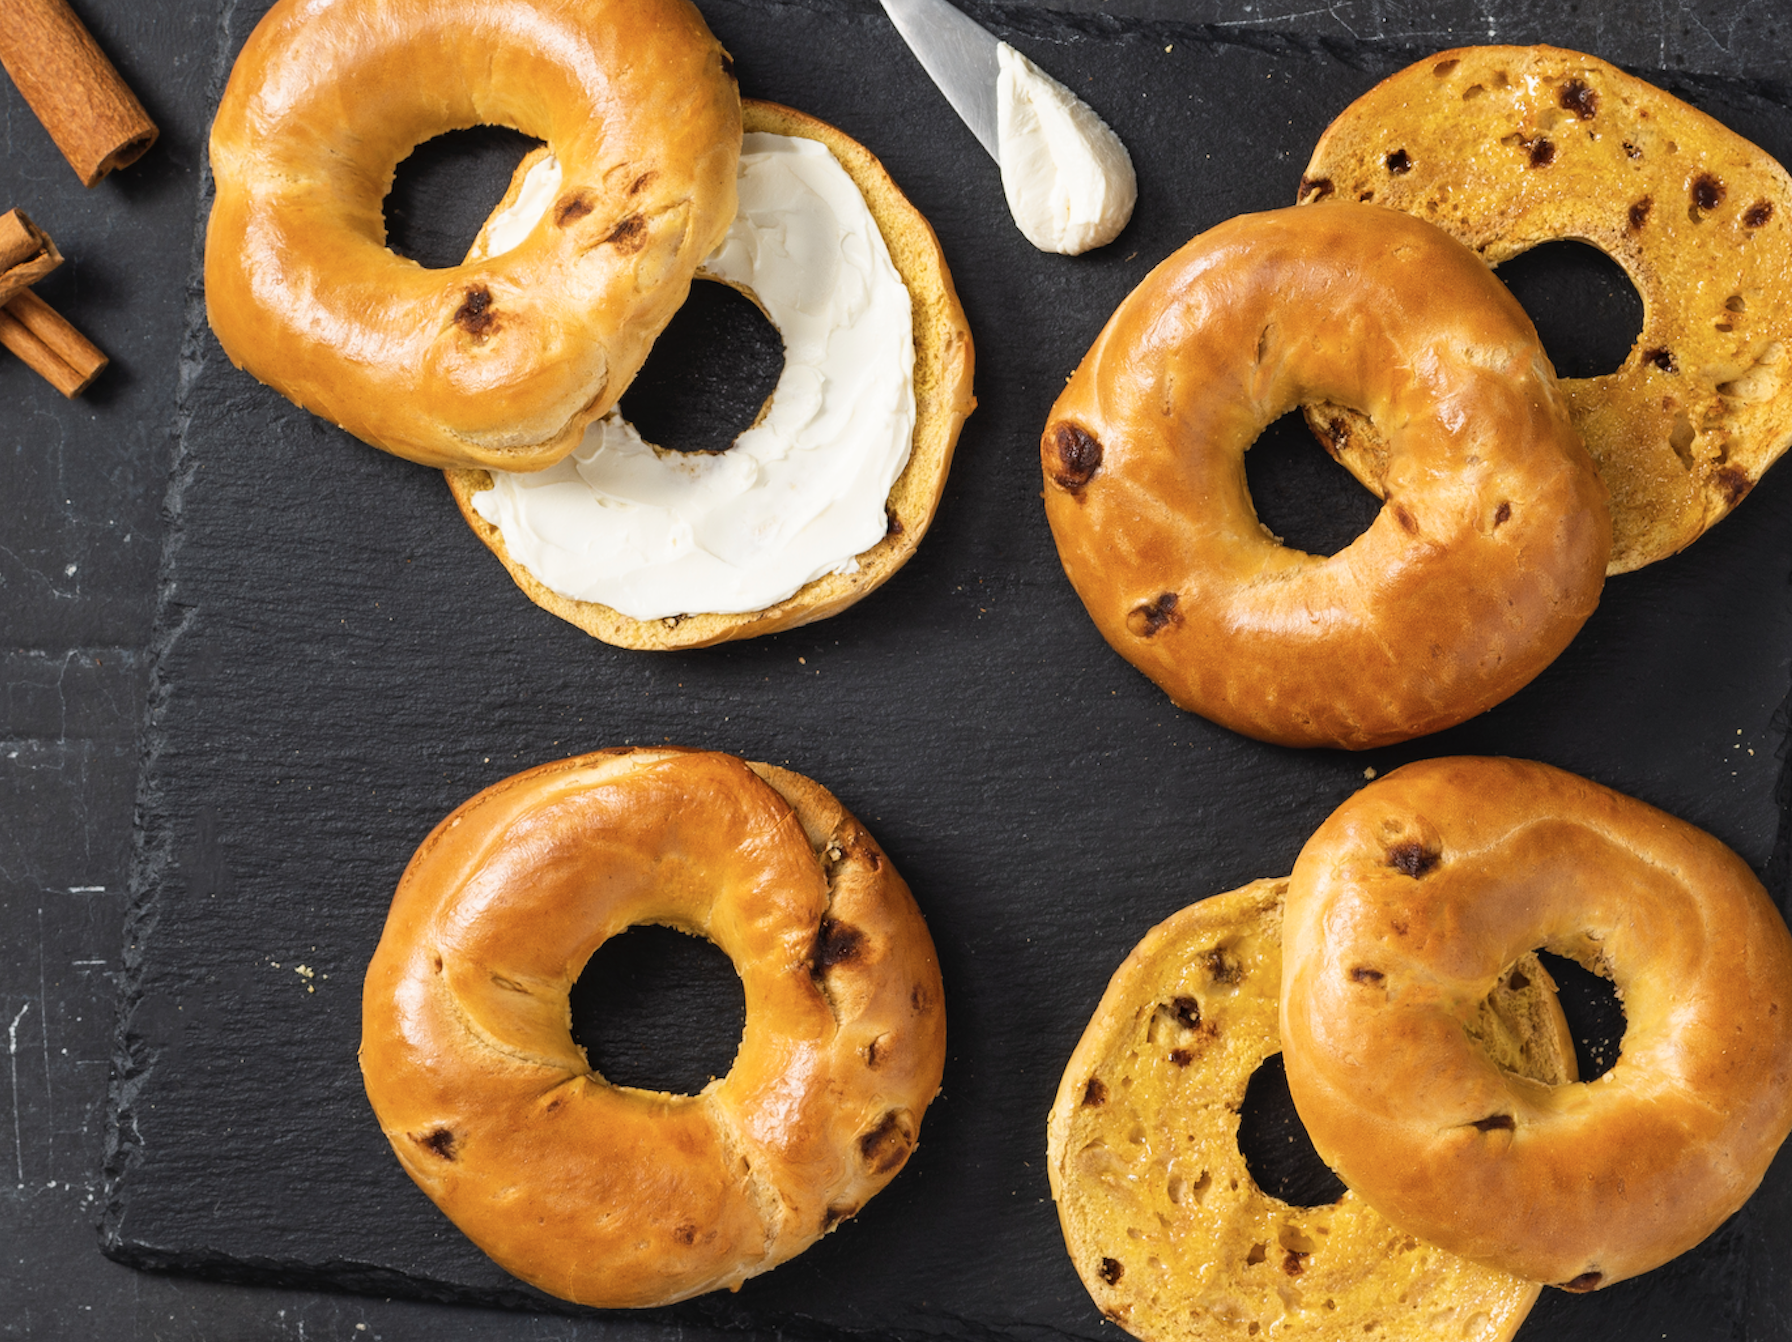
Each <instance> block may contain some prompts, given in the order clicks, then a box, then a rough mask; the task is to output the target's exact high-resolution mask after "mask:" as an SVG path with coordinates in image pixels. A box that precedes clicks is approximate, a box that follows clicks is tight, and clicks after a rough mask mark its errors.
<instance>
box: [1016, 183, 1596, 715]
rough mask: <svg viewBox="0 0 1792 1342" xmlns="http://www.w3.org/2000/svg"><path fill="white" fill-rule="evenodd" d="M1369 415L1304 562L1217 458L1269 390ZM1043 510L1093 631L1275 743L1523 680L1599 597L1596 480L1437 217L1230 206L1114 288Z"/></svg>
mask: <svg viewBox="0 0 1792 1342" xmlns="http://www.w3.org/2000/svg"><path fill="white" fill-rule="evenodd" d="M1314 402H1334V403H1339V404H1344V405H1350V406H1353V407H1355V408H1357V409H1359V410H1362V411H1363V412H1364V413H1366V414H1367V415H1368V417H1369V418H1370V420H1371V421H1373V422H1374V423H1376V424H1378V425H1383V426H1385V427H1386V430H1387V436H1388V443H1389V450H1388V452H1387V453H1386V455H1385V456H1384V457H1383V459H1382V460H1381V462H1380V468H1381V477H1380V479H1379V480H1378V485H1379V489H1378V492H1379V493H1380V494H1381V495H1382V497H1383V499H1384V506H1383V508H1382V510H1381V512H1380V514H1379V515H1378V516H1377V517H1376V519H1375V521H1374V522H1373V523H1372V524H1371V525H1370V527H1369V529H1368V530H1367V531H1365V532H1364V533H1363V534H1362V535H1361V536H1359V537H1358V538H1357V539H1356V540H1355V541H1354V542H1353V543H1352V544H1350V545H1349V546H1347V547H1346V548H1345V549H1343V550H1341V551H1340V552H1339V553H1337V554H1336V555H1333V556H1331V557H1329V558H1321V557H1318V556H1315V555H1310V554H1306V553H1303V552H1301V551H1298V550H1294V549H1290V548H1287V547H1285V546H1283V545H1282V544H1281V543H1280V541H1279V540H1278V539H1277V538H1276V537H1275V536H1273V535H1271V534H1270V533H1269V531H1268V530H1267V528H1265V527H1264V526H1263V525H1262V524H1261V523H1260V522H1259V521H1258V519H1257V514H1256V510H1255V508H1254V507H1253V505H1252V503H1251V498H1250V494H1249V491H1248V489H1247V487H1246V483H1245V471H1244V454H1245V451H1246V449H1247V448H1249V447H1250V445H1251V443H1252V442H1253V441H1254V440H1255V439H1256V437H1257V435H1258V434H1259V433H1260V432H1261V431H1262V430H1263V428H1264V427H1265V426H1267V425H1268V424H1270V423H1271V422H1272V421H1273V420H1275V419H1276V418H1278V417H1279V416H1280V415H1282V414H1283V413H1285V412H1286V411H1289V410H1292V409H1294V408H1295V407H1296V406H1299V405H1303V404H1310V403H1314ZM1040 456H1041V461H1042V464H1043V467H1044V473H1045V506H1046V516H1047V517H1048V518H1049V519H1050V522H1051V527H1052V534H1053V535H1054V537H1055V538H1056V539H1057V544H1058V554H1059V556H1060V558H1061V559H1062V560H1063V563H1064V570H1065V572H1066V573H1067V574H1068V575H1069V577H1070V581H1071V583H1072V584H1073V585H1074V586H1075V588H1076V590H1077V593H1078V595H1080V596H1081V597H1082V599H1083V604H1084V605H1085V606H1086V607H1087V608H1088V610H1089V613H1090V615H1091V616H1092V617H1093V618H1094V620H1095V624H1096V626H1097V627H1098V628H1099V629H1100V630H1101V633H1102V635H1103V637H1105V638H1106V639H1107V640H1108V642H1109V643H1110V644H1112V645H1113V647H1114V648H1115V649H1116V650H1117V651H1118V652H1119V653H1120V654H1121V655H1122V656H1123V657H1125V658H1126V659H1127V660H1128V661H1130V662H1132V663H1133V665H1135V666H1136V667H1138V668H1139V669H1140V670H1141V671H1143V672H1144V673H1145V674H1146V675H1147V676H1149V677H1150V678H1151V679H1152V680H1154V681H1156V682H1157V684H1158V685H1159V686H1161V687H1162V688H1163V689H1164V690H1165V691H1166V692H1167V693H1168V694H1169V696H1170V697H1171V699H1173V700H1174V701H1175V702H1176V703H1177V704H1179V705H1180V706H1181V707H1183V708H1187V709H1191V710H1193V711H1194V712H1197V713H1200V714H1202V715H1203V716H1205V717H1209V718H1212V719H1213V720H1214V721H1216V722H1220V723H1223V724H1224V725H1225V726H1228V727H1230V728H1232V729H1233V730H1235V731H1238V732H1242V733H1244V734H1245V735H1247V736H1254V737H1257V738H1259V739H1261V740H1265V741H1274V742H1279V743H1281V744H1284V745H1300V746H1315V745H1336V746H1344V747H1346V748H1349V749H1364V748H1367V747H1371V746H1378V745H1384V744H1387V743H1389V742H1392V741H1400V740H1404V739H1406V738H1408V737H1413V736H1419V735H1422V734H1424V733H1427V732H1434V731H1438V730H1440V729H1441V728H1444V727H1448V726H1451V725H1452V724H1454V723H1457V722H1460V721H1462V720H1463V719H1464V718H1467V717H1471V716H1473V715H1474V714H1476V713H1479V712H1481V711H1483V710H1484V709H1487V708H1490V707H1492V706H1493V705H1494V704H1496V703H1498V702H1500V701H1501V700H1502V699H1505V698H1507V697H1508V696H1509V695H1511V694H1513V693H1514V692H1515V691H1517V690H1518V689H1519V688H1520V687H1522V686H1523V685H1525V684H1526V683H1528V682H1529V681H1530V680H1531V679H1532V677H1534V676H1535V675H1536V674H1537V673H1538V672H1539V671H1541V670H1542V669H1543V668H1544V667H1545V666H1547V665H1548V664H1549V663H1550V661H1552V660H1553V659H1554V658H1555V656H1556V654H1557V653H1559V652H1560V651H1561V650H1562V649H1563V648H1564V647H1565V646H1566V645H1567V643H1568V641H1569V640H1570V639H1571V638H1572V637H1573V636H1574V634H1575V632H1576V631H1577V630H1578V629H1579V628H1580V626H1581V624H1582V623H1583V622H1584V621H1585V620H1586V618H1587V616H1588V615H1590V614H1591V613H1592V611H1593V608H1594V606H1595V605H1596V604H1597V602H1598V600H1599V593H1600V589H1601V586H1602V585H1603V574H1604V571H1605V564H1606V557H1607V552H1608V550H1609V547H1610V543H1611V531H1610V521H1609V518H1608V517H1607V514H1606V504H1605V491H1604V488H1603V487H1602V486H1601V485H1600V483H1599V480H1598V477H1597V476H1596V475H1595V474H1594V471H1593V466H1592V462H1591V461H1590V460H1589V459H1588V457H1587V455H1586V452H1585V451H1584V450H1583V449H1582V447H1581V446H1580V442H1579V439H1578V436H1577V435H1576V434H1575V432H1574V430H1573V429H1572V427H1571V426H1570V425H1569V423H1568V418H1567V414H1566V411H1565V410H1564V408H1563V406H1562V403H1561V400H1560V398H1559V397H1558V396H1557V395H1556V391H1555V386H1554V379H1553V377H1552V375H1551V372H1550V368H1549V364H1548V361H1547V359H1546V358H1545V357H1544V354H1543V351H1542V348H1541V346H1539V345H1538V343H1537V337H1536V333H1535V331H1534V330H1533V328H1532V326H1531V323H1530V320H1529V319H1528V318H1527V317H1526V316H1525V315H1524V312H1523V310H1522V309H1521V308H1520V307H1519V306H1518V304H1517V302H1516V301H1515V300H1514V299H1513V298H1512V297H1511V295H1510V294H1509V293H1507V292H1506V289H1505V286H1504V285H1502V284H1500V283H1499V281H1498V280H1496V279H1494V278H1493V276H1492V275H1491V274H1489V273H1488V271H1487V268H1486V267H1485V266H1484V265H1482V264H1481V262H1480V261H1479V260H1477V259H1476V257H1475V256H1474V255H1473V254H1472V253H1471V252H1469V251H1468V250H1467V249H1465V248H1463V247H1462V246H1461V245H1460V244H1458V243H1456V242H1454V241H1453V240H1452V239H1451V238H1450V237H1449V236H1448V235H1447V234H1445V233H1444V232H1443V231H1442V230H1440V229H1437V228H1434V227H1432V226H1431V225H1429V224H1424V223H1421V222H1419V221H1417V220H1414V219H1412V218H1411V217H1410V216H1407V215H1403V214H1400V213H1397V212H1395V211H1391V210H1385V209H1381V208H1379V207H1376V206H1368V205H1337V204H1334V205H1321V206H1311V207H1306V208H1299V209H1296V208H1290V209H1286V210H1277V211H1272V212H1270V213H1266V214H1256V215H1244V216H1240V217H1239V218H1236V219H1232V220H1228V221H1227V222H1226V223H1223V224H1221V225H1219V226H1218V227H1217V228H1214V229H1211V230H1209V231H1208V232H1206V233H1203V234H1202V235H1201V236H1200V237H1198V238H1196V239H1195V240H1194V241H1192V242H1190V243H1189V244H1188V245H1186V246H1185V247H1183V248H1182V249H1181V250H1180V251H1178V252H1176V253H1175V254H1174V255H1172V256H1171V257H1170V258H1169V259H1168V260H1166V261H1165V262H1164V263H1163V264H1162V265H1160V266H1158V267H1157V269H1156V270H1154V271H1153V272H1152V273H1151V274H1150V275H1149V276H1147V277H1146V279H1145V280H1144V282H1143V283H1141V284H1140V285H1139V287H1138V288H1137V289H1135V290H1134V291H1133V293H1132V294H1131V295H1129V296H1128V297H1127V299H1126V300H1125V301H1124V302H1123V303H1122V304H1121V305H1120V307H1119V309H1118V310H1117V311H1116V312H1115V313H1114V315H1113V317H1112V318H1111V319H1110V320H1109V322H1108V324H1107V326H1106V328H1105V329H1104V330H1103V331H1102V333H1101V335H1100V336H1099V337H1098V338H1097V340H1096V342H1095V344H1094V346H1093V347H1092V348H1091V349H1090V351H1089V353H1088V354H1087V355H1086V356H1085V357H1084V359H1083V362H1082V364H1081V365H1080V366H1079V367H1078V368H1077V370H1076V374H1075V376H1073V377H1072V378H1071V380H1070V384H1069V385H1068V386H1067V387H1066V388H1065V389H1064V392H1063V394H1062V395H1061V396H1060V397H1059V398H1058V402H1057V404H1056V405H1055V406H1053V407H1052V412H1051V417H1050V419H1049V420H1048V421H1047V424H1046V427H1045V432H1044V434H1043V436H1042V438H1041V440H1040Z"/></svg>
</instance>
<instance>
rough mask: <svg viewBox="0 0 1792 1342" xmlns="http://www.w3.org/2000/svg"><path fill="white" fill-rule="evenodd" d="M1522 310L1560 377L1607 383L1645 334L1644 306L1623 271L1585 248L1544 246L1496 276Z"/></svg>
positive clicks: (1576, 244)
mask: <svg viewBox="0 0 1792 1342" xmlns="http://www.w3.org/2000/svg"><path fill="white" fill-rule="evenodd" d="M1496 273H1497V274H1498V275H1499V277H1500V278H1501V279H1502V280H1504V281H1505V282H1506V287H1507V288H1508V289H1510V290H1511V291H1512V296H1513V297H1514V298H1516V299H1517V300H1518V301H1519V303H1520V304H1522V305H1523V307H1524V310H1525V311H1526V312H1527V313H1529V314H1530V318H1531V321H1532V323H1533V324H1534V325H1535V326H1536V328H1537V335H1538V337H1539V338H1540V339H1541V340H1542V341H1543V352H1544V353H1545V354H1547V355H1549V361H1550V362H1551V363H1552V364H1554V365H1555V368H1556V376H1557V377H1604V376H1605V375H1606V374H1607V373H1615V372H1617V371H1618V369H1620V368H1622V367H1623V366H1624V361H1625V360H1626V359H1628V358H1629V357H1630V351H1631V349H1632V348H1634V347H1635V345H1636V341H1637V337H1638V336H1639V335H1641V334H1642V330H1643V300H1642V297H1641V295H1639V294H1638V293H1637V291H1636V286H1635V285H1634V284H1632V283H1631V282H1630V276H1629V275H1627V274H1625V273H1624V267H1623V266H1621V265H1619V264H1618V263H1617V262H1616V261H1614V260H1612V259H1611V257H1609V256H1607V255H1606V254H1605V253H1604V252H1602V251H1600V250H1599V249H1598V248H1597V247H1593V246H1590V245H1588V244H1587V243H1584V242H1569V241H1562V242H1545V243H1543V244H1541V245H1540V246H1536V247H1533V248H1531V249H1530V250H1529V251H1527V252H1523V253H1521V254H1520V255H1518V256H1515V257H1513V258H1512V259H1511V260H1510V261H1506V262H1503V263H1502V264H1501V265H1500V268H1499V270H1498V271H1497V272H1496Z"/></svg>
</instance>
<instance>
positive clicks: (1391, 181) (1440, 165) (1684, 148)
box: [1300, 47, 1792, 573]
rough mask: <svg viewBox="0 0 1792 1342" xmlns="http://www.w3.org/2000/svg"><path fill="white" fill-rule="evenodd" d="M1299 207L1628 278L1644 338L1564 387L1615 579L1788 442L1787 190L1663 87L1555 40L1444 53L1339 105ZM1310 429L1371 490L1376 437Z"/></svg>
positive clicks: (1490, 252) (1701, 518)
mask: <svg viewBox="0 0 1792 1342" xmlns="http://www.w3.org/2000/svg"><path fill="white" fill-rule="evenodd" d="M1300 198H1301V199H1302V200H1303V201H1313V200H1374V201H1376V202H1378V203H1380V204H1383V205H1391V206H1393V207H1395V208H1396V209H1401V210H1407V211H1409V212H1411V213H1413V214H1415V215H1417V216H1419V217H1420V218H1422V219H1427V220H1429V221H1430V222H1432V223H1434V224H1437V225H1439V226H1440V227H1442V228H1445V229H1448V230H1449V231H1450V232H1451V233H1453V234H1454V235H1455V236H1456V237H1458V238H1460V239H1461V240H1462V241H1463V242H1465V243H1467V244H1468V245H1469V246H1470V247H1472V248H1473V249H1474V250H1475V251H1476V252H1478V253H1480V255H1481V256H1482V257H1483V258H1484V259H1485V260H1486V261H1487V263H1488V264H1489V265H1494V266H1497V265H1499V264H1500V263H1501V262H1502V261H1506V260H1509V259H1510V258H1512V257H1514V256H1517V255H1518V254H1519V253H1520V252H1523V251H1525V250H1527V249H1529V248H1531V247H1534V246H1536V245H1537V244H1538V243H1542V242H1549V241H1552V240H1555V239H1558V238H1572V239H1575V240H1577V241H1580V242H1586V243H1590V244H1592V245H1593V246H1595V247H1597V248H1599V249H1600V250H1601V251H1603V252H1604V253H1606V254H1607V255H1608V256H1610V257H1611V258H1612V259H1613V260H1615V261H1616V262H1617V263H1618V264H1619V265H1621V266H1622V267H1623V268H1624V271H1625V273H1626V274H1627V275H1628V276H1629V277H1630V280H1631V283H1633V284H1634V285H1635V286H1636V289H1637V292H1638V293H1639V294H1641V295H1642V299H1643V329H1642V332H1641V334H1640V335H1638V337H1637V341H1636V344H1635V345H1634V346H1633V347H1632V348H1631V350H1630V353H1629V355H1628V357H1626V359H1625V360H1624V363H1623V365H1622V366H1621V367H1619V368H1618V370H1617V371H1616V372H1613V373H1609V374H1606V375H1604V376H1602V377H1591V378H1570V379H1566V380H1564V381H1563V383H1562V394H1563V396H1564V397H1566V399H1567V401H1568V408H1569V413H1570V414H1571V415H1573V417H1574V422H1575V424H1576V425H1577V426H1578V427H1579V429H1580V430H1581V433H1582V434H1583V435H1584V436H1585V438H1586V443H1587V448H1588V450H1589V451H1591V452H1592V454H1593V459H1594V461H1595V462H1596V463H1597V464H1598V467H1599V473H1600V475H1601V476H1602V477H1603V478H1604V480H1605V483H1606V485H1607V486H1608V487H1609V488H1610V490H1611V496H1612V530H1613V544H1612V558H1611V572H1613V573H1623V572H1627V571H1629V570H1631V569H1636V568H1640V567H1642V566H1643V565H1644V564H1647V563H1650V562H1652V561H1654V560H1656V559H1660V558H1662V557H1663V556H1666V555H1670V554H1673V553H1674V552H1675V551H1677V550H1681V549H1683V548H1685V547H1686V546H1687V545H1689V544H1691V543H1692V542H1693V541H1694V540H1696V539H1697V538H1698V537H1699V535H1700V534H1701V533H1703V532H1704V530H1705V529H1706V528H1707V527H1709V526H1711V525H1712V524H1713V523H1714V522H1716V521H1718V520H1719V519H1720V518H1722V517H1723V516H1724V515H1725V514H1727V513H1728V512H1729V511H1730V509H1732V508H1733V507H1735V506H1736V504H1737V503H1738V502H1739V501H1740V500H1741V499H1742V497H1743V496H1744V495H1745V494H1747V493H1748V491H1749V490H1750V489H1751V488H1752V487H1753V485H1754V483H1755V481H1756V480H1758V479H1760V477H1761V473H1762V472H1763V471H1765V470H1766V469H1767V468H1768V466H1769V465H1771V464H1772V463H1773V461H1774V460H1775V459H1776V458H1778V456H1779V455H1780V453H1782V452H1783V451H1785V449H1786V444H1787V442H1788V441H1792V380H1789V379H1788V376H1787V375H1788V373H1789V372H1792V350H1789V349H1788V346H1787V342H1786V336H1785V333H1786V328H1787V325H1788V322H1789V321H1792V270H1789V269H1788V268H1787V266H1786V264H1785V257H1786V250H1787V246H1788V240H1789V239H1792V178H1788V177H1787V175H1786V171H1785V169H1784V168H1782V167H1781V166H1780V165H1779V164H1778V163H1777V162H1776V161H1775V160H1774V159H1773V158H1772V157H1771V156H1770V155H1768V154H1766V153H1764V152H1763V151H1762V150H1760V149H1758V148H1756V147H1755V146H1754V145H1753V144H1750V143H1749V142H1748V141H1747V140H1745V139H1743V138H1742V137H1741V136H1740V135H1737V134H1736V133H1735V132H1734V131H1731V130H1728V129H1726V128H1725V127H1724V126H1722V125H1720V124H1719V123H1718V122H1716V121H1714V120H1712V119H1711V118H1710V117H1708V116H1706V115H1705V114H1704V113H1703V112H1700V111H1698V110H1696V109H1694V108H1692V107H1688V106H1687V105H1686V104H1685V103H1683V102H1681V101H1680V100H1679V99H1678V98H1675V97H1673V96H1672V95H1671V94H1668V93H1665V92H1663V91H1662V90H1661V89H1658V88H1655V87H1654V86H1653V85H1650V84H1646V83H1644V82H1643V81H1642V80H1640V79H1636V78H1633V77H1632V76H1630V75H1627V74H1625V73H1624V72H1623V71H1622V70H1619V69H1617V68H1616V67H1614V66H1611V65H1608V64H1607V63H1606V62H1604V61H1602V60H1599V59H1597V58H1596V57H1593V56H1584V55H1581V54H1580V53H1579V52H1574V51H1563V50H1561V49H1559V48H1555V47H1464V48H1460V49H1458V50H1455V51H1446V52H1442V53H1440V54H1439V55H1436V56H1433V57H1431V58H1429V59H1428V60H1424V61H1420V62H1419V63H1418V64H1416V65H1413V66H1411V67H1409V68H1408V69H1406V70H1403V71H1401V72H1400V73H1399V74H1396V75H1393V76H1391V77H1390V78H1388V79H1386V80H1384V81H1383V82H1382V83H1381V84H1379V85H1377V86H1376V87H1375V88H1373V89H1371V90H1370V91H1369V92H1368V93H1366V94H1364V95H1363V96H1362V97H1361V98H1359V99H1358V100H1357V101H1356V102H1354V103H1352V104H1351V105H1350V107H1348V108H1347V109H1345V111H1344V113H1343V115H1341V116H1340V117H1339V118H1338V119H1337V120H1336V121H1335V122H1333V123H1332V125H1331V127H1330V128H1329V129H1328V130H1327V131H1326V132H1325V134H1324V135H1323V136H1321V137H1320V140H1319V144H1318V146H1317V147H1316V148H1315V149H1314V151H1313V159H1312V162H1311V163H1309V164H1308V165H1307V170H1306V174H1305V175H1304V176H1303V177H1302V179H1301V188H1300ZM1310 417H1311V418H1312V419H1313V421H1314V424H1315V428H1317V429H1319V430H1320V431H1321V432H1322V433H1323V434H1324V435H1326V436H1327V437H1328V439H1330V440H1331V442H1332V443H1333V446H1334V450H1335V451H1336V453H1337V455H1338V457H1339V459H1340V460H1341V461H1343V462H1344V463H1345V464H1346V465H1347V466H1349V467H1350V469H1351V470H1352V471H1353V472H1355V473H1356V474H1357V476H1358V477H1359V478H1361V479H1362V480H1363V481H1364V483H1365V484H1368V485H1369V486H1370V488H1372V489H1373V488H1374V487H1375V484H1374V481H1375V477H1376V474H1377V468H1376V465H1375V457H1376V456H1377V455H1378V453H1379V451H1380V450H1381V449H1380V446H1379V435H1378V434H1377V433H1375V432H1374V431H1373V430H1368V429H1366V426H1364V425H1363V424H1362V422H1361V419H1360V417H1358V416H1355V415H1352V414H1349V413H1345V412H1342V411H1339V412H1336V413H1328V412H1327V411H1324V410H1321V411H1318V412H1315V413H1313V414H1312V415H1311V416H1310Z"/></svg>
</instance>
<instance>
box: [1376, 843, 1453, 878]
mask: <svg viewBox="0 0 1792 1342" xmlns="http://www.w3.org/2000/svg"><path fill="white" fill-rule="evenodd" d="M1442 860H1443V858H1442V855H1441V854H1439V853H1433V852H1427V851H1426V849H1425V845H1424V844H1422V843H1420V842H1419V841H1418V840H1417V839H1408V840H1406V842H1404V843H1397V844H1395V845H1394V846H1393V847H1392V848H1389V849H1388V865H1389V866H1390V867H1392V868H1393V869H1394V870H1395V871H1398V872H1401V873H1402V874H1404V875H1407V876H1410V877H1412V878H1413V879H1414V880H1415V881H1416V880H1417V879H1418V878H1419V877H1421V876H1423V875H1424V874H1425V873H1426V872H1428V871H1430V870H1431V869H1432V868H1433V867H1435V866H1436V865H1437V864H1438V863H1439V862H1441V861H1442Z"/></svg>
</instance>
